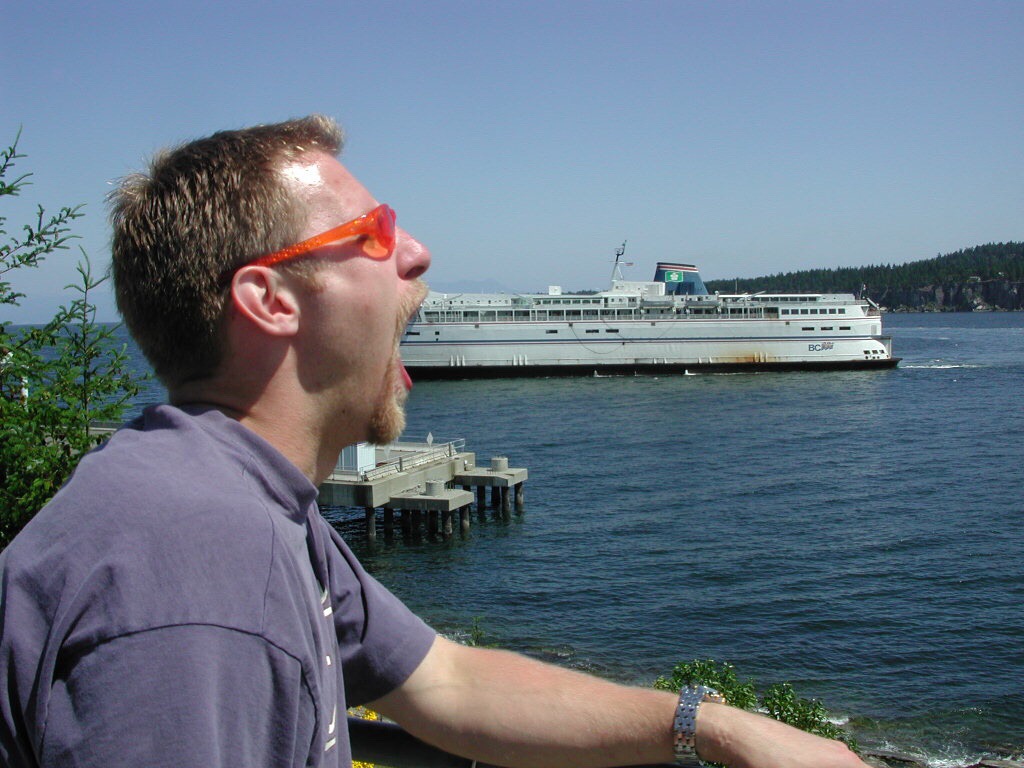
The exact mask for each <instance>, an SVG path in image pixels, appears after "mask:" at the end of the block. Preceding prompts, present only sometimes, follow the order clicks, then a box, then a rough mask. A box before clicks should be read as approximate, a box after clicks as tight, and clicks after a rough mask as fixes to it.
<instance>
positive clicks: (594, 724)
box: [371, 637, 864, 768]
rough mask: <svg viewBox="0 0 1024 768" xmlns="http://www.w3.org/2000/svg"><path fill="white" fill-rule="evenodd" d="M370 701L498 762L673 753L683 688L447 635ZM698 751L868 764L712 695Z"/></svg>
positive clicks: (796, 762)
mask: <svg viewBox="0 0 1024 768" xmlns="http://www.w3.org/2000/svg"><path fill="white" fill-rule="evenodd" d="M371 706H372V707H374V708H375V709H377V710H378V711H379V712H381V713H383V714H384V715H386V716H387V717H389V718H391V719H393V720H395V721H396V722H398V723H399V724H400V725H402V727H404V728H405V729H406V730H407V731H409V732H410V733H412V734H413V735H414V736H417V737H419V738H420V739H423V740H424V741H427V742H429V743H431V744H434V745H435V746H438V747H440V748H442V749H445V750H447V751H449V752H453V753H456V754H460V755H464V756H466V757H471V758H474V759H476V760H479V761H481V762H484V763H489V764H492V765H503V766H509V767H510V768H516V767H517V766H524V767H527V766H529V767H530V768H545V767H546V766H552V768H553V767H554V766H559V767H561V768H583V767H584V766H587V767H589V768H598V767H600V766H627V765H647V764H653V763H670V762H672V760H673V755H672V721H673V716H674V714H675V707H676V696H675V695H673V694H671V693H667V692H665V691H656V690H654V689H648V688H634V687H629V686H622V685H617V684H615V683H610V682H608V681H606V680H601V679H599V678H596V677H592V676H590V675H584V674H581V673H579V672H573V671H571V670H567V669H563V668H561V667H555V666H552V665H548V664H543V663H541V662H538V661H534V660H532V659H529V658H526V657H524V656H519V655H516V654H513V653H508V652H506V651H496V650H489V649H482V648H468V647H465V646H462V645H458V644H457V643H453V642H451V641H449V640H445V639H444V638H441V637H439V638H437V640H436V641H435V642H434V645H433V646H432V647H431V649H430V652H429V653H428V654H427V656H426V658H425V659H424V660H423V662H422V663H421V664H420V666H419V667H418V668H417V669H416V671H415V672H413V674H412V675H411V676H410V677H409V679H408V680H407V681H406V682H405V684H404V685H402V686H401V687H400V688H398V689H397V690H395V691H393V692H391V693H389V694H388V695H387V696H385V697H383V698H381V699H379V700H378V701H376V702H374V703H373V704H371ZM697 751H698V752H699V754H700V756H701V757H702V758H703V759H704V760H713V761H715V762H722V763H725V764H727V765H729V766H732V767H733V768H864V763H862V762H861V761H860V760H858V759H857V758H856V756H854V755H853V753H852V752H850V751H849V750H848V749H847V748H846V746H845V745H844V744H841V743H840V742H835V741H828V740H826V739H822V738H820V737H818V736H812V735H811V734H808V733H804V732H803V731H799V730H797V729H795V728H791V727H790V726H787V725H784V724H782V723H779V722H777V721H775V720H772V719H770V718H766V717H762V716H760V715H755V714H752V713H749V712H744V711H743V710H739V709H736V708H735V707H729V706H724V705H721V704H713V703H710V702H708V703H705V704H703V705H702V706H701V708H700V715H699V717H698V720H697Z"/></svg>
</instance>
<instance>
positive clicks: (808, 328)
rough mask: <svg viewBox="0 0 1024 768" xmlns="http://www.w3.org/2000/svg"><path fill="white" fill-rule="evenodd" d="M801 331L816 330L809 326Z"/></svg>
mask: <svg viewBox="0 0 1024 768" xmlns="http://www.w3.org/2000/svg"><path fill="white" fill-rule="evenodd" d="M800 330H801V331H813V330H814V328H813V327H812V326H809V325H805V326H804V327H803V328H801V329H800Z"/></svg>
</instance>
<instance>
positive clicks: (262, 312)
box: [231, 266, 299, 336]
mask: <svg viewBox="0 0 1024 768" xmlns="http://www.w3.org/2000/svg"><path fill="white" fill-rule="evenodd" d="M231 301H232V303H233V304H234V306H235V310H236V311H237V312H238V314H239V315H241V316H242V317H244V318H245V319H247V320H248V321H249V322H251V323H252V324H253V325H255V326H256V327H257V328H259V329H260V330H261V331H263V332H264V333H267V334H269V335H271V336H294V335H295V333H296V332H297V331H298V329H299V299H298V295H297V294H296V292H295V290H294V288H293V287H292V286H290V285H289V284H288V281H286V280H284V279H283V278H282V276H281V274H280V273H278V272H276V271H274V270H273V269H270V268H269V267H256V266H252V267H242V268H241V269H240V270H238V271H237V272H236V273H235V275H234V277H233V278H232V280H231Z"/></svg>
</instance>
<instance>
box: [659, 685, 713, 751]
mask: <svg viewBox="0 0 1024 768" xmlns="http://www.w3.org/2000/svg"><path fill="white" fill-rule="evenodd" d="M705 703H709V704H724V703H725V697H724V696H722V695H721V694H720V693H718V691H716V690H715V689H714V688H709V687H707V686H705V685H690V686H687V687H685V688H683V689H682V690H681V691H680V692H679V701H678V703H677V704H676V712H675V718H674V720H673V723H672V731H673V744H672V746H673V749H672V751H673V755H674V757H675V762H676V765H679V766H699V765H701V764H702V760H701V755H700V754H699V753H698V751H697V728H698V720H700V715H701V711H702V708H703V707H704V704H705ZM702 730H706V729H702ZM701 746H703V744H702V745H701Z"/></svg>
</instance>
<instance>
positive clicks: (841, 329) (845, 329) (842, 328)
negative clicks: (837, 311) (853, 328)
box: [839, 325, 850, 331]
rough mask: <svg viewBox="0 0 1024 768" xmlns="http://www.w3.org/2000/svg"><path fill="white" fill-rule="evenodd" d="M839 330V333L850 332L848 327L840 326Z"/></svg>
mask: <svg viewBox="0 0 1024 768" xmlns="http://www.w3.org/2000/svg"><path fill="white" fill-rule="evenodd" d="M839 330H840V331H848V330H850V326H848V325H840V326H839Z"/></svg>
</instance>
